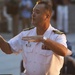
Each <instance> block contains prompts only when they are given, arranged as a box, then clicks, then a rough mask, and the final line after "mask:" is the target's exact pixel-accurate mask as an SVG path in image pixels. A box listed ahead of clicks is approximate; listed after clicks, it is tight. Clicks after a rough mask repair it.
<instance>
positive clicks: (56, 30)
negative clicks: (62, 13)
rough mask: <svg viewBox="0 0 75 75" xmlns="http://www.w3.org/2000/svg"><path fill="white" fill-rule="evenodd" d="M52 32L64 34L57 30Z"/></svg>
mask: <svg viewBox="0 0 75 75" xmlns="http://www.w3.org/2000/svg"><path fill="white" fill-rule="evenodd" d="M53 32H54V33H55V34H64V33H63V32H61V31H59V30H53Z"/></svg>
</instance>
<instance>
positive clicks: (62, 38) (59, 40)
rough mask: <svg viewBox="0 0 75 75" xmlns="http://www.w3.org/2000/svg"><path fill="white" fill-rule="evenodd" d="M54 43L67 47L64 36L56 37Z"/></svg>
mask: <svg viewBox="0 0 75 75" xmlns="http://www.w3.org/2000/svg"><path fill="white" fill-rule="evenodd" d="M56 41H57V42H58V43H60V44H62V45H64V46H65V47H67V43H66V42H67V39H66V36H65V34H62V35H58V36H57V37H56Z"/></svg>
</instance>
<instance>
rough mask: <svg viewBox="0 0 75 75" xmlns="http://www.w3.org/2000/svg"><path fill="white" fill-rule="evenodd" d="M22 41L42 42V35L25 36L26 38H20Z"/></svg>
mask: <svg viewBox="0 0 75 75" xmlns="http://www.w3.org/2000/svg"><path fill="white" fill-rule="evenodd" d="M22 40H24V41H29V42H42V41H43V36H42V35H38V36H26V37H22Z"/></svg>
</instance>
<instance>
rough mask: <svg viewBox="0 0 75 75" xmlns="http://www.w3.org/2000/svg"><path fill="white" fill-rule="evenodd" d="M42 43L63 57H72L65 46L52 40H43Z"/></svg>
mask: <svg viewBox="0 0 75 75" xmlns="http://www.w3.org/2000/svg"><path fill="white" fill-rule="evenodd" d="M42 42H43V43H44V44H45V45H46V46H47V47H48V48H49V49H50V50H52V51H53V52H55V53H56V54H58V55H61V56H67V55H71V54H72V52H71V51H70V50H69V49H68V48H66V47H65V46H64V45H62V44H60V43H58V42H55V41H53V40H51V39H43V40H42Z"/></svg>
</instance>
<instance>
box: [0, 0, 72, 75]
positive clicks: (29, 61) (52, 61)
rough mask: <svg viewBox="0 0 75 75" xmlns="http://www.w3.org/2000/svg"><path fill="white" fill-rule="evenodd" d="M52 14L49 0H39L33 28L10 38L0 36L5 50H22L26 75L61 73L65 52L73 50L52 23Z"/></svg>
mask: <svg viewBox="0 0 75 75" xmlns="http://www.w3.org/2000/svg"><path fill="white" fill-rule="evenodd" d="M51 14H52V8H51V5H50V4H49V2H46V1H39V2H38V3H37V4H36V5H35V6H34V8H33V13H32V23H33V25H34V26H35V27H34V28H33V29H30V30H27V31H22V32H21V33H20V34H18V35H17V36H16V37H14V38H12V39H11V40H10V41H9V42H6V41H5V40H4V39H3V38H2V36H0V48H1V49H2V51H4V52H5V53H7V54H11V53H19V52H21V51H22V54H23V55H22V56H23V65H24V68H25V69H26V71H25V74H24V75H59V74H60V69H61V68H62V66H63V62H64V56H67V55H70V54H71V51H70V50H68V48H67V47H66V46H67V45H66V37H65V35H64V34H62V33H61V32H59V31H58V30H57V29H55V28H53V27H52V26H51V24H50V19H51Z"/></svg>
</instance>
